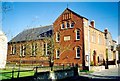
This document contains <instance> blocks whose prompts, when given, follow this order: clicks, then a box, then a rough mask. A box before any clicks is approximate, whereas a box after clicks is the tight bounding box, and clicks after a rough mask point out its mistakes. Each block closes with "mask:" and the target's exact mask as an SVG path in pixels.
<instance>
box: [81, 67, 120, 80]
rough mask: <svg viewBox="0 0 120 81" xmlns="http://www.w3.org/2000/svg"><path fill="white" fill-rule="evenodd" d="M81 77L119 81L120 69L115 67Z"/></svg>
mask: <svg viewBox="0 0 120 81" xmlns="http://www.w3.org/2000/svg"><path fill="white" fill-rule="evenodd" d="M81 76H84V77H89V78H99V79H117V78H120V67H113V68H110V69H105V70H101V71H96V72H93V73H89V74H85V75H81Z"/></svg>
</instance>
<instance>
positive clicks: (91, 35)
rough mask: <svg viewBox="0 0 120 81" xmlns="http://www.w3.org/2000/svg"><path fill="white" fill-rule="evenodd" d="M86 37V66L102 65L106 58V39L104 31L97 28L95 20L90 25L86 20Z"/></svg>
mask: <svg viewBox="0 0 120 81" xmlns="http://www.w3.org/2000/svg"><path fill="white" fill-rule="evenodd" d="M84 38H85V63H86V66H90V65H92V66H96V65H102V64H103V63H104V61H105V60H106V40H105V35H104V32H102V31H100V30H98V29H97V28H95V21H91V22H90V25H89V24H88V21H87V20H84Z"/></svg>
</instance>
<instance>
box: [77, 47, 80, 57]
mask: <svg viewBox="0 0 120 81" xmlns="http://www.w3.org/2000/svg"><path fill="white" fill-rule="evenodd" d="M77 57H80V47H78V48H77Z"/></svg>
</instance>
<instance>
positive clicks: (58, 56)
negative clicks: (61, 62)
mask: <svg viewBox="0 0 120 81" xmlns="http://www.w3.org/2000/svg"><path fill="white" fill-rule="evenodd" d="M58 51H59V56H58ZM56 58H60V50H58V49H56Z"/></svg>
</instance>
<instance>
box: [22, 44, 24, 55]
mask: <svg viewBox="0 0 120 81" xmlns="http://www.w3.org/2000/svg"><path fill="white" fill-rule="evenodd" d="M22 47H23V48H22V51H23V52H22V56H25V45H23V46H22Z"/></svg>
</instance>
